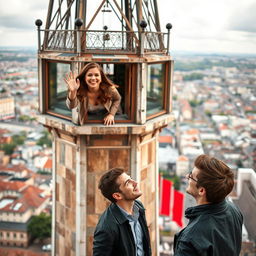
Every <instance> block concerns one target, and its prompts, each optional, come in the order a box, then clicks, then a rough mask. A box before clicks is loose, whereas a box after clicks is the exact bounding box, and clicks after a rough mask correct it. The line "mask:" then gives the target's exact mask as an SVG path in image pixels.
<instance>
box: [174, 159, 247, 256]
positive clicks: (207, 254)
mask: <svg viewBox="0 0 256 256" xmlns="http://www.w3.org/2000/svg"><path fill="white" fill-rule="evenodd" d="M194 165H195V167H194V169H193V171H192V172H191V173H189V174H187V179H188V187H187V189H186V192H187V193H189V194H191V195H192V196H193V197H194V198H195V200H196V202H197V206H195V207H190V208H188V209H187V210H186V211H185V216H186V217H187V218H188V219H189V223H188V225H187V226H186V227H185V228H184V229H183V230H181V231H180V232H179V233H178V234H176V235H175V238H174V255H175V256H239V253H240V250H241V243H242V225H243V216H242V214H241V212H240V211H239V210H238V209H237V208H236V207H235V205H234V204H233V203H231V202H230V201H228V200H226V197H227V195H228V194H229V193H230V192H231V191H232V189H233V186H234V174H233V172H232V170H231V169H230V168H229V167H228V166H227V165H226V164H225V163H223V162H222V161H220V160H218V159H216V158H214V157H210V156H207V155H200V156H199V157H197V159H196V160H195V164H194Z"/></svg>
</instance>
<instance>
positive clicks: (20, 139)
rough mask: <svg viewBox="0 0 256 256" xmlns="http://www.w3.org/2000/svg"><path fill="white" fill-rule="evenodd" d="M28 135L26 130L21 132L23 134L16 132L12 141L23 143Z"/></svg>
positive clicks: (18, 143)
mask: <svg viewBox="0 0 256 256" xmlns="http://www.w3.org/2000/svg"><path fill="white" fill-rule="evenodd" d="M26 137H27V136H26V132H21V134H15V135H13V136H12V142H13V143H14V144H15V145H23V144H24V141H25V139H26Z"/></svg>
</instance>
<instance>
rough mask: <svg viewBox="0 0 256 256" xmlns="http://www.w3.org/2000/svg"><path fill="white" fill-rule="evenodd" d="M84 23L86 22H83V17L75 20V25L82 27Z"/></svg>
mask: <svg viewBox="0 0 256 256" xmlns="http://www.w3.org/2000/svg"><path fill="white" fill-rule="evenodd" d="M83 24H84V22H83V20H82V19H80V18H76V20H75V25H76V26H77V27H81V26H82V25H83Z"/></svg>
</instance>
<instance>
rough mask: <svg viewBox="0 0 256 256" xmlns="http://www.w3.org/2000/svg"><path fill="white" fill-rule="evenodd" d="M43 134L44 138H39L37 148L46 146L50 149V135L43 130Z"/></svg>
mask: <svg viewBox="0 0 256 256" xmlns="http://www.w3.org/2000/svg"><path fill="white" fill-rule="evenodd" d="M43 134H44V136H43V137H41V138H40V139H39V140H38V142H37V143H36V144H37V145H39V146H43V145H46V146H47V147H51V146H52V140H51V137H50V133H49V132H48V131H46V130H45V131H44V132H43Z"/></svg>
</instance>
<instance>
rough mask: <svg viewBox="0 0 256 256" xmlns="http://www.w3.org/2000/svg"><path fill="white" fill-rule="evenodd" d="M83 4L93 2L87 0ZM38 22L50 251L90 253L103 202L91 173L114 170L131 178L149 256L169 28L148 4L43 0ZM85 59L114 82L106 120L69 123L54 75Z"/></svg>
mask: <svg viewBox="0 0 256 256" xmlns="http://www.w3.org/2000/svg"><path fill="white" fill-rule="evenodd" d="M92 2H93V4H92ZM36 25H37V27H38V66H39V69H38V70H39V99H40V104H39V106H40V109H39V111H40V116H39V121H40V123H41V124H43V125H44V126H45V127H47V128H48V129H49V130H50V131H51V133H52V135H53V152H54V161H53V162H54V164H53V184H54V188H53V222H52V228H53V234H52V247H53V249H52V255H56V256H64V255H67V256H73V255H76V256H84V255H87V256H90V255H92V241H93V232H94V229H95V226H96V224H97V221H98V219H99V217H100V215H101V213H102V212H103V211H104V210H105V208H106V207H107V205H108V202H107V201H106V200H105V199H104V198H103V196H102V195H101V193H100V191H99V190H98V188H97V185H98V181H99V178H100V176H101V175H102V174H103V173H104V172H105V171H106V170H108V169H110V168H112V167H124V168H125V170H126V171H127V172H128V173H130V174H131V176H132V177H133V178H134V179H136V180H137V181H139V183H140V187H141V190H142V192H143V196H142V197H141V198H140V199H141V201H142V202H143V204H144V206H145V208H146V215H147V221H148V225H149V230H150V235H151V244H152V251H153V255H157V254H158V242H159V241H158V238H159V234H158V224H157V219H158V157H157V154H158V133H159V131H161V129H162V128H163V127H165V126H167V124H168V123H170V122H172V120H173V115H172V114H171V110H172V109H171V105H172V74H173V61H172V58H171V56H170V54H169V38H170V29H171V24H167V25H166V28H167V31H166V32H165V33H163V32H161V29H160V22H159V15H158V8H157V1H156V0H103V1H102V0H98V1H96V0H95V1H87V0H83V1H81V0H67V1H56V0H55V1H54V0H50V2H49V8H48V15H47V20H46V25H45V29H42V21H41V20H36ZM88 62H97V63H99V64H100V65H102V67H103V69H104V71H105V72H106V73H107V74H108V76H109V78H110V79H112V80H113V81H114V83H115V84H118V85H119V88H118V90H119V93H120V94H121V96H122V103H121V107H122V110H123V114H121V115H117V116H116V118H115V120H116V124H115V125H112V126H104V125H103V124H102V122H101V120H97V119H94V120H88V122H87V123H86V124H85V125H83V126H78V125H76V124H75V123H74V122H73V121H74V120H72V113H71V111H70V110H69V109H67V107H66V105H65V100H66V95H67V89H66V85H65V83H64V81H63V78H64V76H65V74H66V73H67V72H69V71H70V70H73V71H79V70H80V69H81V67H82V66H83V65H84V64H86V63H88Z"/></svg>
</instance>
